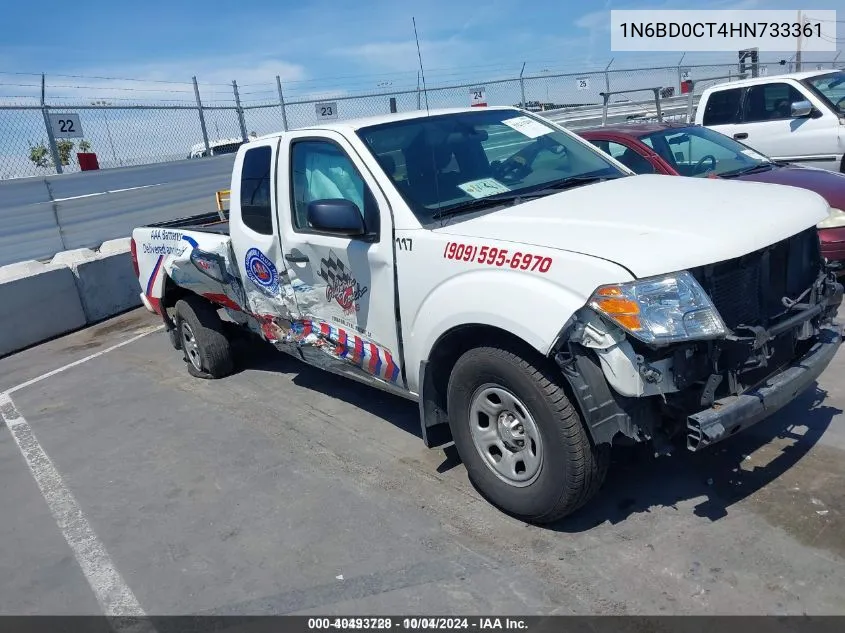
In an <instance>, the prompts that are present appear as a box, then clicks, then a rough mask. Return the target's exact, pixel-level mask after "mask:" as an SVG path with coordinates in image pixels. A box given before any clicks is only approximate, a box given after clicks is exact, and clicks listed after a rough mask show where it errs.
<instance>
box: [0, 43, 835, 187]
mask: <svg viewBox="0 0 845 633" xmlns="http://www.w3.org/2000/svg"><path fill="white" fill-rule="evenodd" d="M837 67H839V68H841V67H843V63H842V62H839V63H837V62H836V60H833V61H826V62H812V63H809V64H808V63H805V64H804V68H803V69H804V70H808V69H828V68H837ZM793 70H794V68H793V65H792V64H791V63H790V64H781V63H764V62H760V63H759V64H758V65H757V69H756V71H757V74H759V75H768V76H774V75H778V74H783V73H788V72H792V71H793ZM739 75H740V73H739V68H738V65H737V64H710V65H689V66H683V65H680V66H664V67H655V68H642V69H611V68H610V67H609V66H608V68H607V69H605V70H594V71H590V72H583V73H554V72H552V71H548V70H543V71H541V72H540V73H533V74H531V75H527V76H522V77H520V76H517V77H500V78H491V79H490V80H488V81H482V82H476V83H461V84H458V85H448V86H433V87H429V88H428V89H427V90H423V88H422V86H418V87H405V88H402V89H396V90H394V91H388V90H380V91H371V92H357V93H348V92H342V91H337V92H331V91H330V92H321V93H311V94H302V95H297V96H296V97H293V98H287V99H286V98H285V95H284V93H283V85H282V83H281V81H280V80H279V78H278V77H276V82H275V85H273V84H264V85H257V86H244V87H243V88H246V90H244V89H243V88H241V89H239V87H238V85H237V83H236V82H232V84H231V85H229V84H202V83H198V82H197V81H196V78H194V80H193V82H189V83H188V82H186V83H179V82H163V81H162V82H152V81H149V82H145V81H139V80H126V85H122V86H115V85H113V84H110V83H108V82H105V81H102V80H99V79H97V78H79V79H81V80H84V81H86V82H87V84H90V85H76V83H75V82H74V81H71V80H68V79H65V80H64V82H65V83H55V84H54V83H52V82H50V83H48V82H47V81H46V78H45V77H44V76H43V75H41V76H32V75H29V76H26V77H25V80H22V81H15V82H3V81H2V77H0V179H9V178H20V177H27V176H43V175H47V174H54V173H70V172H78V171H81V170H82V169H83V166H84V167H86V168H101V169H102V168H110V167H121V166H130V165H144V164H151V163H157V162H166V161H174V160H184V159H188V158H192V157H201V156H204V155H208V154H209V153H210V154H220V153H230V152H232V151H234V150H235V149H236V148H237V147H238V145H239V144H240V143H241V142H243V141H244V140H246V139H248V138H250V137H253V136H261V135H263V134H269V133H273V132H278V131H281V130H289V129H296V128H301V127H306V126H310V125H315V124H318V123H321V122H325V121H329V122H330V121H334V120H343V119H350V118H358V117H367V116H373V115H379V114H384V113H387V112H391V111H397V112H407V111H412V110H422V109H425V108H429V109H436V108H454V107H465V106H467V105H483V104H487V105H491V106H492V105H519V106H522V107H525V108H526V109H528V110H533V111H539V112H543V111H547V110H554V111H555V112H556V113H561V112H563V113H566V112H567V111H571V112H574V113H577V112H578V109H579V108H584V107H589V106H592V107H596V106H598V107H601V106H602V105H603V100H604V98H605V95H607V99H608V105H609V107H613V106H614V105H616V104H624V103H636V102H643V103H644V102H647V101H648V100H650V99H654V91H653V90H654V89H660V95H661V97H662V98H664V99H668V98H673V97H679V96H680V95H681V94H682V92H683V90H682V85H683V84H684V82H686V81H687V80H691V81H692V86H693V98H694V99H697V97H698V95H700V94H701V92H702V91H703V90H704V89H705V88H706V87H708V86H709V85H712V84H714V83H721V82H725V81H730V80H731V79H732V78H738V77H739ZM709 78H712V79H710V80H709V81H708V79H709ZM131 82H135V83H131ZM10 87H20V88H23V89H24V90H21V89H20V88H17V91H19V92H27V94H23V95H11V94H6V93H7V92H8V90H9V89H10ZM385 87H386V86H385ZM56 92H63V93H66V94H56ZM117 95H120V96H117ZM151 95H152V96H151ZM258 95H260V97H259V96H258ZM13 101H14V102H13ZM675 102H677V99H675ZM675 110H677V111H678V112H680V108H679V107H676V108H675ZM675 110H673V111H672V112H674V111H675ZM56 115H64V116H63V117H57V116H56ZM68 115H70V116H68ZM672 116H673V117H675V116H677V117H684V116H685V114H676V115H672ZM57 120H64V121H66V122H67V121H70V125H71V127H72V128H73V129H72V130H68V129H65V130H64V131H63V130H62V129H60V126H59V127H58V128H57V126H58V125H59V124H57ZM560 120H563V121H567V119H566V118H562V119H560ZM567 124H568V123H567ZM65 127H67V123H66V124H65ZM80 128H81V129H80ZM92 154H93V162H92V158H91V155H92ZM86 155H87V157H86Z"/></svg>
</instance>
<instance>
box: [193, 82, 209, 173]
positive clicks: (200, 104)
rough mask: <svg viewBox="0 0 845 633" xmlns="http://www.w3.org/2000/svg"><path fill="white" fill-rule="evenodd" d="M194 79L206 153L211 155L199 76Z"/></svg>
mask: <svg viewBox="0 0 845 633" xmlns="http://www.w3.org/2000/svg"><path fill="white" fill-rule="evenodd" d="M193 80H194V96H195V97H196V98H197V112H199V114H200V127H201V128H202V142H203V143H205V155H206V156H211V146H210V145H209V144H208V128H207V127H206V126H205V112H203V109H202V100H201V99H200V88H199V85H198V84H197V78H196V77H193Z"/></svg>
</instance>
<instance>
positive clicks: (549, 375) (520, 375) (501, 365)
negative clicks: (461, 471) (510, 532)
mask: <svg viewBox="0 0 845 633" xmlns="http://www.w3.org/2000/svg"><path fill="white" fill-rule="evenodd" d="M562 380H563V379H562V378H558V377H556V376H555V375H554V373H553V370H550V369H549V368H547V367H545V366H544V364H543V363H542V359H538V360H536V361H529V360H526V358H524V357H523V356H522V355H520V354H518V353H514V352H513V351H510V350H508V349H503V348H499V347H478V348H474V349H471V350H469V351H468V352H466V353H465V354H464V355H463V356H461V357H460V358H459V359H458V362H457V363H456V364H455V367H454V369H453V370H452V375H451V376H450V378H449V387H448V394H447V400H448V402H447V406H448V410H449V425H450V427H451V429H452V437H453V439H454V441H455V447H456V448H457V450H458V454H459V455H460V457H461V460H462V461H463V463H464V464H465V465H466V469H467V474H468V475H469V478H470V480H471V481H472V483H473V484H474V485H475V487H476V488H477V489H478V490H479V492H480V493H481V494H482V495H484V497H485V498H486V499H487V500H488V501H490V502H491V503H492V504H493V505H495V506H497V507H498V508H500V509H501V510H503V511H504V512H506V513H508V514H510V515H512V516H515V517H518V518H519V519H521V520H523V521H526V522H529V523H536V524H544V523H551V522H553V521H556V520H558V519H561V518H563V517H565V516H567V515H569V514H571V513H572V512H574V511H575V510H577V509H578V508H580V507H581V506H583V505H584V504H585V503H586V502H587V501H589V500H590V499H591V498H592V497H593V496H594V495H595V494H596V493H597V492H598V490H599V488H600V487H601V485H602V483H603V482H604V478H605V475H606V473H607V467H608V463H609V461H610V446H609V445H607V444H603V445H599V446H595V445H593V443H592V441H591V439H590V437H589V435H588V433H587V430H586V428H585V427H584V424H583V423H582V422H581V419H580V417H579V415H578V413H577V412H576V410H575V409H574V407H573V406H572V404H571V403H570V402H569V399H568V398H567V396H566V393H565V392H564V389H563V386H562V384H561V381H562ZM489 385H497V386H498V387H500V388H503V389H505V390H506V391H509V392H511V393H512V394H513V395H514V396H516V397H517V398H518V399H519V400H520V401H521V403H524V406H525V407H526V408H527V410H528V415H530V416H531V418H533V421H534V424H535V426H536V429H537V430H538V431H539V435H540V438H541V444H542V459H541V461H540V466H539V471H538V472H537V474H536V475H535V478H534V479H533V480H532V481H530V483H528V484H527V485H522V487H517V486H516V485H514V484H512V483H508V482H507V481H505V480H503V479H502V478H500V476H498V475H497V474H496V473H494V471H493V468H492V467H491V466H488V464H487V461H486V460H485V458H483V457H482V456H481V454H480V452H479V451H480V449H477V448H476V444H475V442H474V440H473V437H472V432H471V430H470V424H472V423H473V422H472V421H471V420H470V410H471V405H472V401H473V396H474V394H476V392H477V391H478V390H479V389H480V388H481V387H482V386H489Z"/></svg>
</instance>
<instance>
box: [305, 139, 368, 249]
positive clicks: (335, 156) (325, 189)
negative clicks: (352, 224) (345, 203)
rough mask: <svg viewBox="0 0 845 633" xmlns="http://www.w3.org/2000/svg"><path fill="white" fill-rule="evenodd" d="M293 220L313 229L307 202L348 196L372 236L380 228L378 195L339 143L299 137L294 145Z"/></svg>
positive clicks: (307, 229) (347, 198)
mask: <svg viewBox="0 0 845 633" xmlns="http://www.w3.org/2000/svg"><path fill="white" fill-rule="evenodd" d="M291 171H292V173H291V183H292V187H291V198H292V200H291V202H292V213H291V220H292V222H293V226H294V230H298V231H302V232H312V231H314V229H313V228H312V227H311V225H310V223H309V222H308V204H309V203H311V202H314V201H315V200H338V199H342V200H349V201H350V202H353V203H355V205H356V206H357V207H358V211H359V212H360V213H361V215H362V216H363V218H364V225H365V226H366V228H367V233H368V235H369V236H373V235H377V234H378V231H379V214H378V206H377V204H376V201H375V198H374V197H373V195H372V193H371V192H370V189H369V187H368V186H367V184H366V183H365V182H364V179H363V178H362V177H361V175H360V174H359V173H358V170H357V169H356V167H355V165H354V164H353V162H352V160H351V159H350V158H349V156H347V154H346V153H345V152H344V151H343V149H341V148H340V147H339V146H337V145H336V144H334V143H332V142H330V141H323V140H304V141H296V142H294V143H293V145H292V147H291Z"/></svg>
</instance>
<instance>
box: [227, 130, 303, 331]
mask: <svg viewBox="0 0 845 633" xmlns="http://www.w3.org/2000/svg"><path fill="white" fill-rule="evenodd" d="M278 143H279V140H278V139H268V140H267V141H265V142H261V143H260V144H254V145H251V146H250V148H249V149H248V150H246V152H244V153H243V154H241V155H239V156H238V158H237V160H236V161H235V165H234V168H233V170H232V197H231V199H230V201H229V208H230V218H231V224H230V234H231V237H232V251H233V253H232V254H233V255H234V258H235V263H236V265H237V266H238V268H239V270H241V279H242V281H243V286H244V292H245V301H246V308H247V310H248V311H249V312H251V313H252V314H253V315H255V317H256V318H257V319H258V321H259V322H260V324H261V328H262V331H263V333H264V336H265V337H266V338H267V339H268V340H270V341H272V342H276V341H279V340H282V338H283V333H282V330H280V328H279V325H278V324H279V322H280V321H281V322H284V321H289V320H290V319H291V318H292V316H293V315H294V314H295V313H296V303H295V302H294V301H293V299H292V298H290V296H289V295H290V293H289V292H288V286H287V283H286V280H287V274H286V273H287V262H286V261H285V260H284V258H283V257H282V248H281V244H280V243H279V239H278V237H277V236H278V235H279V227H278V226H277V224H276V223H277V220H276V214H275V213H273V195H272V193H273V191H275V190H276V187H277V183H276V170H275V169H274V165H275V163H276V153H277V147H278Z"/></svg>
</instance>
